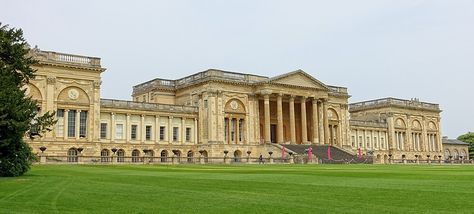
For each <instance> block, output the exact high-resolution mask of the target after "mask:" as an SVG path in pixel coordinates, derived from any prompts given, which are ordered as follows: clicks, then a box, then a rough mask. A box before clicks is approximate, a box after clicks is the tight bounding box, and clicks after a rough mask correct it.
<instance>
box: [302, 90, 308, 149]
mask: <svg viewBox="0 0 474 214" xmlns="http://www.w3.org/2000/svg"><path fill="white" fill-rule="evenodd" d="M307 142H308V127H307V123H306V97H301V144H304V143H307Z"/></svg>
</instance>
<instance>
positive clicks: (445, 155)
mask: <svg viewBox="0 0 474 214" xmlns="http://www.w3.org/2000/svg"><path fill="white" fill-rule="evenodd" d="M449 156H451V152H449V149H446V150H444V158H445V159H446V160H447V159H449Z"/></svg>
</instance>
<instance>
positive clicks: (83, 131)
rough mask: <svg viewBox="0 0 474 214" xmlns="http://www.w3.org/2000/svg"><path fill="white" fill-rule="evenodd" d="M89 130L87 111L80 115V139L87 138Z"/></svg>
mask: <svg viewBox="0 0 474 214" xmlns="http://www.w3.org/2000/svg"><path fill="white" fill-rule="evenodd" d="M86 130H87V111H81V113H80V114H79V137H82V138H84V137H86V134H87V133H86Z"/></svg>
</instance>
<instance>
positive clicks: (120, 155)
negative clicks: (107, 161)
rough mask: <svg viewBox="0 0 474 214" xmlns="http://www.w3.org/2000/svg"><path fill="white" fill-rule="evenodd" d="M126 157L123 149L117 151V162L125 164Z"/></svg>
mask: <svg viewBox="0 0 474 214" xmlns="http://www.w3.org/2000/svg"><path fill="white" fill-rule="evenodd" d="M124 157H125V151H123V149H119V150H118V151H117V162H123V161H124Z"/></svg>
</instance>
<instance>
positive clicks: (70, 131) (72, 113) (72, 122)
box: [67, 110, 76, 137]
mask: <svg viewBox="0 0 474 214" xmlns="http://www.w3.org/2000/svg"><path fill="white" fill-rule="evenodd" d="M67 136H68V137H76V110H69V112H68V114H67Z"/></svg>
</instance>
